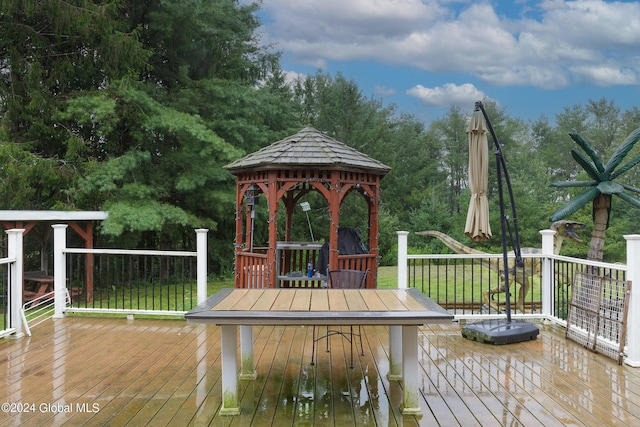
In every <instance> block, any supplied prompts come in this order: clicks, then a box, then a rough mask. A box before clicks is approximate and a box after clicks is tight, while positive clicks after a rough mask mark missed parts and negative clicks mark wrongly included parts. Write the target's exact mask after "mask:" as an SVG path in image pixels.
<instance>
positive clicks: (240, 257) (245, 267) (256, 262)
mask: <svg viewBox="0 0 640 427" xmlns="http://www.w3.org/2000/svg"><path fill="white" fill-rule="evenodd" d="M236 274H237V275H238V277H237V280H238V282H237V284H236V286H237V287H241V288H268V287H270V286H269V284H268V282H269V277H268V274H267V254H265V253H256V252H238V253H236ZM238 285H239V286H238Z"/></svg>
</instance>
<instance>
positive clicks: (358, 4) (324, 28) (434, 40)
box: [259, 0, 640, 123]
mask: <svg viewBox="0 0 640 427" xmlns="http://www.w3.org/2000/svg"><path fill="white" fill-rule="evenodd" d="M259 15H260V18H261V19H262V22H263V26H262V27H261V29H260V31H261V33H262V37H263V42H264V43H270V44H272V45H273V46H274V48H275V49H277V50H279V51H282V52H283V58H282V62H281V65H282V68H283V69H284V70H285V71H286V72H287V73H288V75H289V76H290V78H291V79H294V78H296V77H298V76H302V75H308V74H315V72H316V71H317V70H319V69H320V70H322V71H323V72H326V73H329V74H331V75H335V74H336V73H338V72H341V73H342V74H343V75H344V76H345V77H347V78H348V79H353V80H354V81H355V82H356V83H357V84H358V86H359V87H360V89H361V90H362V93H363V94H364V95H365V96H367V97H368V96H372V97H374V98H376V99H381V100H382V101H383V102H385V103H394V104H396V105H397V106H398V111H399V112H403V113H410V114H414V115H415V116H416V117H417V118H418V119H420V120H423V121H425V122H426V123H428V122H430V121H431V120H434V119H438V118H442V117H444V115H445V114H446V113H447V111H448V110H449V108H450V107H451V106H452V105H456V106H459V107H461V108H462V109H463V110H465V111H469V112H470V111H472V109H473V106H474V103H475V101H477V100H481V99H483V98H485V97H486V98H488V99H491V100H493V101H496V102H497V103H498V104H499V105H500V106H501V107H503V108H505V109H506V112H507V113H508V114H509V115H511V116H512V117H516V118H522V119H525V120H529V119H530V120H535V119H537V118H538V117H540V116H541V115H545V116H546V117H548V118H549V119H551V120H553V119H554V117H555V115H556V114H558V113H561V112H562V111H563V110H564V108H565V107H571V106H573V105H575V104H580V105H586V104H587V102H588V100H589V99H594V100H599V99H601V98H603V97H604V98H606V99H607V100H609V101H615V103H616V105H617V106H618V107H620V108H621V109H622V110H626V109H630V108H633V107H635V106H640V102H638V100H639V99H640V98H639V96H640V2H635V1H602V0H576V1H564V0H536V1H533V0H515V1H504V0H501V1H497V0H496V1H465V0H263V3H262V8H261V11H260V14H259Z"/></svg>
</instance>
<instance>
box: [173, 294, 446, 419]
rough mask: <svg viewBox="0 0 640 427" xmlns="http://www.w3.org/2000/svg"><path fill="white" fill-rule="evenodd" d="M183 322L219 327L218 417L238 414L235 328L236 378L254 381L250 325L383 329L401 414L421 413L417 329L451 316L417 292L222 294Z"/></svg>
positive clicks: (205, 303) (201, 305) (212, 298)
mask: <svg viewBox="0 0 640 427" xmlns="http://www.w3.org/2000/svg"><path fill="white" fill-rule="evenodd" d="M185 318H186V319H187V321H188V322H189V323H212V324H217V325H220V327H221V334H222V337H221V338H222V396H223V398H222V400H223V402H222V409H221V410H220V412H221V414H225V415H237V414H239V413H240V407H239V403H240V400H239V396H238V375H237V372H238V362H237V358H236V348H237V345H238V342H237V335H238V334H237V326H238V325H240V326H241V327H240V345H241V359H242V366H241V370H240V377H241V378H247V379H251V378H255V377H256V374H255V368H254V362H253V331H252V325H323V326H324V325H346V326H349V325H386V326H389V343H390V344H389V367H390V368H389V379H393V380H402V381H403V384H404V386H403V403H402V407H401V411H402V413H405V414H416V415H419V414H421V410H420V404H419V390H418V378H419V375H417V372H418V326H419V325H424V324H427V323H445V322H451V321H452V320H453V315H451V314H449V313H448V312H447V311H446V310H444V309H443V308H442V307H440V306H439V305H438V304H436V303H434V302H433V301H431V300H430V299H429V298H427V297H426V296H425V295H424V294H422V293H421V292H420V291H418V290H417V289H347V290H345V289H308V288H306V289H223V290H221V291H219V292H217V293H216V294H214V295H213V296H211V297H209V299H207V300H206V301H205V302H203V303H202V304H200V305H198V306H197V307H195V308H193V309H192V310H191V311H189V312H188V313H187V314H186V315H185Z"/></svg>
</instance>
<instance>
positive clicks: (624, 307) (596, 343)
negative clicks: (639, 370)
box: [566, 272, 631, 364]
mask: <svg viewBox="0 0 640 427" xmlns="http://www.w3.org/2000/svg"><path fill="white" fill-rule="evenodd" d="M630 293H631V282H629V281H624V280H617V279H612V278H610V277H603V276H598V275H596V274H590V273H583V272H576V273H575V275H574V282H573V291H572V296H571V301H570V302H569V312H568V314H567V333H566V337H567V338H569V339H571V340H573V341H576V342H577V343H579V344H582V345H583V346H584V347H586V348H588V349H589V350H591V351H594V352H597V353H602V354H604V355H606V356H608V357H610V358H612V359H614V360H616V361H617V362H618V364H622V360H623V351H624V345H625V339H626V325H625V323H626V320H627V311H628V303H629V295H630Z"/></svg>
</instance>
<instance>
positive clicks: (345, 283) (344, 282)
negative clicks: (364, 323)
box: [311, 269, 369, 368]
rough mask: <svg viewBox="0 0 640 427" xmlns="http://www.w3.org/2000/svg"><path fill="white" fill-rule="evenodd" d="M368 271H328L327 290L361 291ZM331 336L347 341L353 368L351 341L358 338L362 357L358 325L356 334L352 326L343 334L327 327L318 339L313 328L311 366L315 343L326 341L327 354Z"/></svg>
mask: <svg viewBox="0 0 640 427" xmlns="http://www.w3.org/2000/svg"><path fill="white" fill-rule="evenodd" d="M368 273H369V270H368V269H367V270H366V271H360V270H330V271H329V272H328V274H327V279H328V288H329V289H363V288H364V285H365V281H366V279H367V274H368ZM332 335H341V336H342V337H343V338H345V339H346V340H347V341H349V346H350V357H351V366H350V367H351V368H353V339H354V337H358V338H359V339H360V353H361V355H362V356H364V346H363V345H362V333H361V330H360V326H359V325H358V332H357V333H354V332H353V326H349V332H343V331H342V330H336V329H331V330H330V329H329V327H328V326H327V333H326V334H325V335H322V336H320V337H316V327H315V325H314V327H313V347H312V350H311V364H312V365H313V364H314V362H315V353H316V343H317V342H318V341H319V340H321V339H325V338H326V339H327V352H329V351H330V350H329V337H331V336H332Z"/></svg>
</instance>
